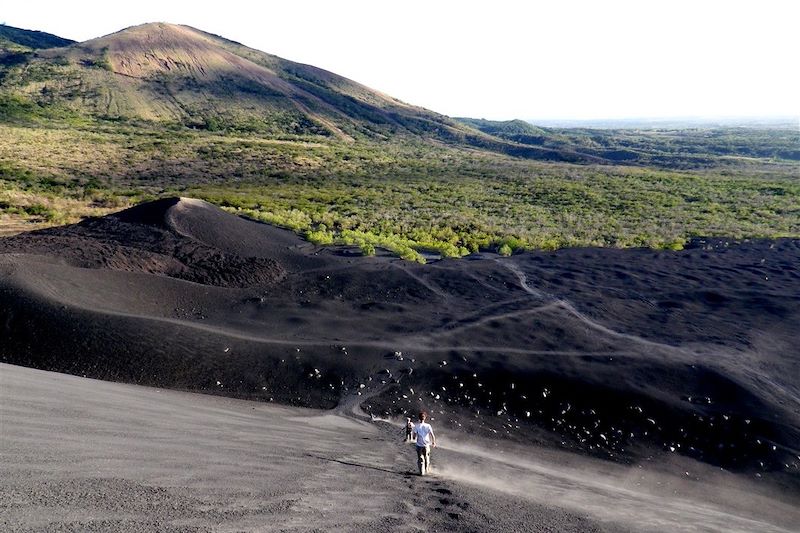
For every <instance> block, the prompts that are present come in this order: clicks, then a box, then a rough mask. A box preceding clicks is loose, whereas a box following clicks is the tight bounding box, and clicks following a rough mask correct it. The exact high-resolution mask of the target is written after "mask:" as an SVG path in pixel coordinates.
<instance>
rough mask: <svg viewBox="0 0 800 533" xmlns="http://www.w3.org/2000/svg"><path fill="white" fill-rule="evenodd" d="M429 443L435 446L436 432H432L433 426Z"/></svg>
mask: <svg viewBox="0 0 800 533" xmlns="http://www.w3.org/2000/svg"><path fill="white" fill-rule="evenodd" d="M431 443H432V444H433V447H434V448H436V434H435V433H434V432H433V428H431Z"/></svg>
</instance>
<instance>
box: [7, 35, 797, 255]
mask: <svg viewBox="0 0 800 533" xmlns="http://www.w3.org/2000/svg"><path fill="white" fill-rule="evenodd" d="M0 30H2V31H0V228H15V230H22V229H25V228H32V227H39V226H42V225H52V224H61V223H65V222H71V221H76V220H79V219H80V217H82V216H87V215H97V214H103V213H106V212H108V211H109V210H113V209H117V208H120V207H124V206H127V205H130V204H132V203H136V202H138V201H143V200H147V199H153V198H157V197H162V196H168V195H170V196H172V195H181V196H193V197H198V198H203V199H206V200H208V201H210V202H213V203H216V204H217V205H220V206H222V207H223V208H225V209H227V210H229V211H230V212H233V213H237V214H241V215H244V216H248V217H251V218H254V219H257V220H262V221H265V222H269V223H272V224H278V225H281V226H284V227H287V228H290V229H292V230H294V231H296V232H298V233H299V234H301V235H304V236H305V237H306V238H307V239H309V240H310V241H311V242H314V243H316V244H319V245H329V244H332V243H343V244H348V245H352V246H357V247H359V248H360V249H361V250H362V251H363V253H364V254H365V255H373V254H375V253H377V249H379V248H382V249H388V250H390V251H392V252H393V253H395V254H397V255H399V256H401V257H403V258H406V259H409V260H413V261H424V256H425V255H426V254H429V253H435V254H439V255H441V256H444V257H460V256H463V255H466V254H469V253H471V252H475V251H478V250H482V249H492V250H495V251H497V252H498V253H501V254H503V255H508V254H511V253H514V252H515V251H516V250H520V249H531V248H537V249H556V248H560V247H566V246H650V247H654V248H669V249H679V248H681V247H682V246H683V245H684V243H685V242H686V240H687V239H689V238H691V237H692V236H696V235H704V236H725V237H733V238H745V237H780V236H796V237H800V182H799V181H798V175H800V163H799V162H798V160H800V157H798V156H799V155H800V154H798V145H800V141H799V139H798V132H797V131H796V129H795V130H790V129H772V130H767V129H743V128H721V129H716V130H714V129H712V130H708V129H705V130H701V129H696V130H681V131H676V130H589V129H554V128H537V127H535V126H532V125H530V124H527V123H525V122H522V121H510V122H492V121H486V120H475V119H462V122H458V121H455V120H453V119H450V118H449V117H445V116H442V115H438V114H436V113H433V112H431V111H426V110H424V109H421V108H416V107H413V106H409V105H406V104H404V103H402V102H399V101H397V100H394V99H391V98H389V97H386V96H385V95H382V94H379V93H376V92H374V91H371V90H369V89H368V88H366V87H363V86H361V85H359V84H357V83H354V82H352V81H350V80H347V79H345V78H342V77H340V76H337V75H335V74H332V73H330V72H326V71H323V70H320V69H316V68H314V67H311V66H308V65H301V64H298V63H293V62H291V61H287V60H284V59H281V58H279V57H276V56H271V55H269V54H265V53H262V52H258V51H256V50H252V49H249V48H246V47H244V46H242V45H239V44H237V43H234V42H232V41H227V40H225V39H222V38H219V37H216V36H212V35H209V34H205V33H203V32H200V31H197V30H193V29H191V28H187V27H178V26H172V25H168V24H150V25H143V26H138V27H134V28H129V29H126V30H124V31H123V32H120V33H117V34H113V35H110V36H106V37H103V38H100V39H95V40H92V41H89V42H87V43H83V44H81V45H76V46H69V47H67V48H62V49H58V50H38V49H35V48H36V47H38V46H39V45H41V44H42V42H28V41H25V40H24V39H23V38H22V37H26V36H27V37H30V38H33V37H37V38H38V37H42V36H37V35H29V33H31V32H28V33H25V32H24V31H23V33H22V34H19V33H18V32H16V33H15V31H13V30H14V29H13V28H12V29H9V28H7V27H0ZM20 31H21V30H20ZM4 32H5V33H4ZM20 35H22V37H20ZM14 39H16V40H14ZM25 42H28V43H29V44H24V43H25ZM119 50H125V56H124V61H123V57H122V56H118V55H117V56H115V55H114V54H119V53H120V52H119ZM137 57H138V59H137ZM115 65H116V67H117V68H119V69H120V71H119V72H116V71H114V68H115ZM231 65H236V67H235V68H233V67H231ZM265 69H268V70H265ZM198 73H200V74H198ZM201 74H202V75H201ZM575 163H581V164H575ZM615 165H616V166H615ZM622 165H624V166H622ZM5 231H10V230H8V229H6V230H5Z"/></svg>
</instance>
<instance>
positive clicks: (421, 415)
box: [419, 411, 428, 422]
mask: <svg viewBox="0 0 800 533" xmlns="http://www.w3.org/2000/svg"><path fill="white" fill-rule="evenodd" d="M427 419H428V412H427V411H420V412H419V421H420V422H425V421H426V420H427Z"/></svg>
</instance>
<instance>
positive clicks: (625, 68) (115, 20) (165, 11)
mask: <svg viewBox="0 0 800 533" xmlns="http://www.w3.org/2000/svg"><path fill="white" fill-rule="evenodd" d="M92 5H93V4H91V3H87V2H81V1H78V2H73V3H70V4H69V5H68V6H65V5H64V4H63V3H60V2H52V1H44V2H40V3H38V4H37V6H36V9H35V10H34V9H31V8H26V7H25V6H24V5H10V6H5V7H4V12H3V15H2V17H3V18H2V20H0V22H3V23H5V24H8V25H9V26H15V27H20V28H24V29H31V30H40V31H45V32H48V33H53V34H55V35H59V36H61V37H65V38H70V39H74V40H77V41H85V40H88V39H91V38H95V37H100V36H102V35H106V34H109V33H113V32H116V31H119V30H121V29H123V28H126V27H129V26H134V25H138V24H142V23H145V22H156V21H164V22H171V23H176V24H186V25H189V26H193V27H196V28H198V29H201V30H204V31H208V32H211V33H215V34H218V35H221V36H223V37H226V38H228V39H232V40H235V41H239V42H241V43H243V44H245V45H247V46H250V47H252V48H256V49H258V50H262V51H264V52H267V53H270V54H275V55H278V56H280V57H283V58H286V59H289V60H292V61H297V62H301V63H307V64H311V65H314V66H317V67H320V68H323V69H326V70H329V71H331V72H334V73H336V74H340V75H342V76H345V77H347V78H350V79H352V80H355V81H357V82H359V83H363V84H364V85H367V86H369V87H371V88H373V89H376V90H379V91H381V92H384V93H386V94H389V95H391V96H394V97H396V98H399V99H401V100H403V101H405V102H408V103H410V104H414V105H419V106H422V107H425V108H428V109H431V110H434V111H437V112H440V113H444V114H447V115H450V116H464V117H476V118H487V119H491V120H507V119H514V118H518V119H523V120H528V121H533V122H536V121H611V120H643V119H650V120H662V119H663V120H678V119H680V120H687V119H692V120H694V119H701V120H720V119H731V118H737V119H773V118H775V119H791V120H792V121H793V120H795V119H797V118H798V117H800V103H798V99H797V97H796V95H797V94H798V92H800V72H798V70H797V69H794V68H792V67H791V65H793V64H794V57H793V56H794V50H795V49H796V46H795V43H794V40H795V39H794V37H793V35H794V21H796V20H798V19H800V6H798V5H797V4H796V3H792V2H788V1H781V0H771V1H770V0H767V1H765V2H761V3H760V4H759V5H758V6H754V5H753V4H751V3H747V2H718V1H709V2H704V3H702V4H696V3H692V2H688V1H684V0H679V1H676V2H672V3H669V4H647V5H645V4H642V3H640V2H633V1H629V0H615V1H608V2H602V3H598V2H584V1H577V0H572V1H567V2H562V3H559V4H558V5H537V6H526V5H517V4H516V3H513V2H508V1H502V0H501V1H500V2H496V3H494V4H492V6H491V8H489V7H487V6H486V5H484V4H483V3H471V2H452V1H443V2H439V3H436V4H434V5H427V4H425V3H423V2H420V1H416V0H412V1H410V2H404V3H399V2H394V3H383V4H377V5H376V4H373V3H369V2H366V1H360V0H353V1H350V2H342V3H337V4H336V5H331V4H330V3H325V2H319V1H316V0H305V1H300V2H296V3H293V4H292V5H274V6H272V5H271V6H268V7H267V6H262V7H253V6H250V5H248V4H247V3H246V2H242V1H240V0H230V1H229V2H227V3H226V9H225V10H224V11H221V10H219V9H212V8H210V7H208V6H206V5H196V4H190V3H188V2H180V1H179V2H170V3H164V2H155V1H153V0H143V1H142V2H139V3H138V4H137V7H136V9H135V10H134V14H131V13H130V12H124V11H112V10H105V11H103V10H97V9H92V8H91V6H92ZM86 13H91V15H90V16H87V15H86Z"/></svg>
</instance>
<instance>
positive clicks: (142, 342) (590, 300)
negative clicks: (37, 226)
mask: <svg viewBox="0 0 800 533" xmlns="http://www.w3.org/2000/svg"><path fill="white" fill-rule="evenodd" d="M798 259H800V242H798V241H795V240H779V241H751V242H744V243H726V242H724V241H721V240H716V241H708V242H706V241H701V240H697V241H694V242H693V243H692V244H691V246H690V247H689V248H687V249H686V250H684V251H681V252H666V251H652V250H644V249H635V250H615V249H569V250H561V251H558V252H532V253H520V254H515V255H514V256H512V257H510V258H500V257H498V256H496V255H493V254H481V255H476V256H471V257H468V258H464V259H460V260H443V261H438V262H434V263H432V264H428V265H418V264H412V263H408V262H404V261H402V260H399V259H396V258H391V257H361V256H359V255H358V254H357V253H356V252H355V251H353V250H350V249H347V248H337V247H331V248H317V247H314V246H312V245H310V244H308V243H306V242H304V241H302V240H301V239H300V238H298V237H297V236H295V235H294V234H291V233H290V232H287V231H284V230H280V229H276V228H274V227H271V226H268V225H264V224H260V223H256V222H252V221H249V220H245V219H242V218H238V217H235V216H233V215H230V214H227V213H225V212H223V211H221V210H219V209H217V208H215V207H213V206H211V205H209V204H206V203H204V202H201V201H196V200H190V199H167V200H159V201H157V202H153V203H150V204H144V205H141V206H138V207H136V208H133V209H130V210H127V211H124V212H122V213H118V214H117V215H112V216H109V217H105V218H101V219H91V220H87V221H85V222H82V223H80V224H77V225H73V226H66V227H61V228H53V229H48V230H42V231H37V232H32V233H27V234H22V235H17V236H14V237H9V238H5V239H0V340H1V341H2V342H0V356H1V357H2V361H4V362H7V363H13V364H19V365H25V366H31V367H35V368H41V369H47V370H54V371H59V372H67V373H72V374H77V375H83V376H89V377H96V378H101V379H108V380H115V381H125V382H133V383H139V384H145V385H156V386H162V387H171V388H176V389H181V390H192V391H200V392H208V393H214V394H222V395H229V396H234V397H240V398H248V399H258V400H263V401H274V402H281V403H288V404H292V405H300V406H310V407H320V408H333V407H335V406H337V405H339V404H340V403H341V402H342V399H343V398H345V397H352V396H354V395H355V394H360V395H361V396H362V397H361V398H359V400H362V399H363V400H364V402H363V405H364V407H365V408H366V409H368V410H370V411H371V412H373V413H374V414H375V415H380V416H393V415H400V414H403V413H404V412H407V411H413V410H416V409H417V408H419V407H425V408H427V409H429V410H430V411H431V412H432V414H433V416H434V420H435V421H436V423H438V424H442V425H444V426H446V427H450V428H454V429H459V428H460V429H463V430H465V431H468V432H471V433H477V434H482V435H484V436H494V435H498V436H500V435H502V436H503V437H505V438H507V439H512V440H516V441H520V442H533V443H540V444H545V445H550V446H556V447H561V448H566V449H571V450H575V451H578V452H580V453H588V454H591V455H596V456H600V457H605V458H610V459H612V460H617V461H623V462H630V461H640V460H644V459H646V458H649V457H652V456H654V455H669V454H681V455H685V456H689V457H693V458H696V459H698V460H701V461H704V462H707V463H710V464H713V465H719V466H722V467H725V468H729V469H733V470H737V471H745V472H748V473H749V474H752V475H758V476H763V478H765V479H770V480H772V481H774V482H776V483H779V484H787V483H788V484H789V485H791V486H792V487H793V488H794V489H795V490H796V488H797V485H798V479H799V478H800V476H798V463H800V457H798V455H800V450H798V442H800V400H799V399H798V398H799V397H800V387H799V386H798V383H800V380H799V379H798V378H800V375H798V374H800V372H799V371H798V368H800V366H799V365H798V359H799V358H800V357H798V351H797V346H798V345H800V328H798V327H797V324H798V319H799V318H800V272H799V271H798V269H797V266H796V265H798Z"/></svg>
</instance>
